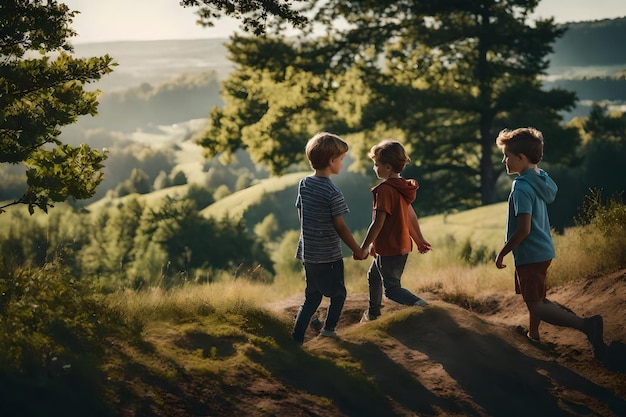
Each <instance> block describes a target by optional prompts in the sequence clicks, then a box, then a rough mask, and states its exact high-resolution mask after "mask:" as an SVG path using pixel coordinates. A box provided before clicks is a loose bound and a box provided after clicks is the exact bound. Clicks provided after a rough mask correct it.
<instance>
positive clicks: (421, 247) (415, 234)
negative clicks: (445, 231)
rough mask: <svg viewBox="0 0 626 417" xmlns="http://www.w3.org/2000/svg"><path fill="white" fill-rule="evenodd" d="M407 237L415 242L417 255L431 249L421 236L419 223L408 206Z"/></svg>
mask: <svg viewBox="0 0 626 417" xmlns="http://www.w3.org/2000/svg"><path fill="white" fill-rule="evenodd" d="M409 235H411V238H412V239H413V240H414V241H415V244H416V245H417V250H418V251H419V253H426V252H428V251H429V250H431V249H432V246H430V243H428V242H427V241H426V239H424V236H423V235H422V230H421V229H420V224H419V221H418V220H417V214H416V213H415V210H414V209H413V206H412V205H410V204H409Z"/></svg>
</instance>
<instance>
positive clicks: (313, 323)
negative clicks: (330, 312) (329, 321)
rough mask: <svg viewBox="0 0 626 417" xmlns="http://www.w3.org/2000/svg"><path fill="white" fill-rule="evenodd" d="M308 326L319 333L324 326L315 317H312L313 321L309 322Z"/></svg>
mask: <svg viewBox="0 0 626 417" xmlns="http://www.w3.org/2000/svg"><path fill="white" fill-rule="evenodd" d="M309 325H310V326H311V328H312V329H313V330H315V331H316V332H319V331H320V330H322V327H323V326H324V324H323V323H322V321H321V320H320V319H319V318H317V317H313V320H311V323H310V324H309Z"/></svg>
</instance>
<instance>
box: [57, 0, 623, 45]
mask: <svg viewBox="0 0 626 417" xmlns="http://www.w3.org/2000/svg"><path fill="white" fill-rule="evenodd" d="M61 2H62V3H65V4H67V6H68V7H69V8H70V9H71V10H78V11H80V14H78V15H76V17H75V18H74V23H73V25H72V27H73V28H74V30H75V31H76V32H78V36H77V37H75V38H73V40H72V42H73V43H88V42H108V41H120V40H162V39H203V38H227V37H228V36H229V35H230V34H231V33H232V32H233V31H235V30H236V29H237V27H238V22H236V21H234V20H232V19H228V20H224V21H220V22H218V24H217V25H216V26H215V27H213V28H203V27H200V26H199V25H197V24H196V23H195V22H196V20H197V17H196V15H195V14H194V9H193V8H183V7H182V6H180V5H179V0H132V1H128V0H100V1H95V0H61ZM536 15H537V16H539V17H554V18H555V21H556V22H557V23H565V22H579V21H583V20H599V19H611V18H616V17H624V16H626V1H624V0H542V1H541V2H540V3H539V6H538V7H537V9H536Z"/></svg>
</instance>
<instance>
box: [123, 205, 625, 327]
mask: <svg viewBox="0 0 626 417" xmlns="http://www.w3.org/2000/svg"><path fill="white" fill-rule="evenodd" d="M594 204H595V206H594ZM611 204H612V203H609V204H608V205H606V206H603V205H602V204H600V202H599V201H596V202H595V203H593V204H591V205H592V206H594V207H592V208H591V209H589V211H590V212H589V213H587V215H586V216H587V219H586V220H585V221H582V222H581V225H579V226H577V227H573V228H570V229H567V230H566V231H565V233H564V234H562V235H556V234H555V235H554V242H555V247H556V252H557V256H556V259H555V260H554V262H553V264H552V266H551V267H550V270H549V278H548V282H549V285H551V286H557V285H563V284H566V283H568V282H571V281H572V280H576V279H578V278H583V277H589V276H593V275H595V274H599V273H603V272H608V271H612V270H615V269H617V268H619V267H623V266H624V265H625V264H626V251H625V248H626V207H624V206H623V205H619V204H613V205H611ZM505 206H506V204H505V203H502V204H496V205H493V206H487V207H481V208H479V209H475V210H470V211H467V212H462V213H457V214H450V215H447V216H443V215H439V216H433V217H429V218H425V219H423V220H422V221H421V226H422V231H423V233H424V235H425V237H426V238H427V239H428V240H429V241H430V242H431V244H432V245H433V251H432V252H429V253H427V254H423V255H422V254H419V253H417V252H413V253H411V254H410V255H409V258H408V262H407V266H406V269H405V272H404V274H403V278H402V280H403V285H404V286H405V287H407V288H410V289H412V290H414V291H416V292H418V293H419V292H424V291H429V290H434V291H437V292H438V293H441V294H444V296H445V295H448V296H451V297H455V298H459V297H464V298H467V299H473V298H476V297H479V296H482V295H486V294H489V293H495V292H506V291H513V273H514V263H513V259H512V257H511V255H508V256H507V257H506V258H505V264H507V268H505V269H497V268H496V267H495V265H494V262H493V255H494V254H495V252H496V251H497V250H499V249H500V247H501V245H502V244H503V233H504V216H505V215H506V214H505V213H506V207H505ZM468 247H469V248H470V251H469V252H470V253H471V252H474V253H481V255H480V256H481V258H480V259H478V261H474V262H473V261H472V259H471V256H468ZM370 263H371V258H370V259H368V260H366V261H354V260H352V259H349V258H346V259H345V277H346V287H347V289H348V294H349V295H348V296H350V294H356V293H367V277H366V273H367V269H368V268H369V265H370ZM303 289H304V276H303V274H302V272H298V273H294V272H291V273H290V272H285V271H283V272H281V273H279V274H278V275H277V276H276V277H275V279H274V281H273V283H271V284H266V283H259V282H256V281H254V280H251V279H246V278H245V277H243V278H241V277H238V278H234V277H232V276H230V275H229V274H227V273H223V274H222V275H221V276H220V277H219V279H217V280H216V282H212V283H209V284H204V285H195V284H192V285H185V286H182V287H179V288H175V289H171V290H163V289H158V288H153V289H148V290H146V291H142V292H132V291H125V292H120V293H117V294H115V295H114V296H112V297H111V303H112V305H113V306H114V307H116V308H117V309H120V310H122V311H124V312H125V314H126V315H127V316H129V317H131V318H134V319H140V320H142V321H145V320H169V319H178V318H181V319H182V318H185V317H193V316H196V315H204V314H207V313H210V312H217V313H220V314H228V313H229V312H233V313H237V314H242V313H245V311H246V310H249V309H257V308H262V307H263V306H265V305H267V304H268V303H272V302H276V301H280V300H283V299H285V298H288V297H291V296H296V295H298V294H302V292H303Z"/></svg>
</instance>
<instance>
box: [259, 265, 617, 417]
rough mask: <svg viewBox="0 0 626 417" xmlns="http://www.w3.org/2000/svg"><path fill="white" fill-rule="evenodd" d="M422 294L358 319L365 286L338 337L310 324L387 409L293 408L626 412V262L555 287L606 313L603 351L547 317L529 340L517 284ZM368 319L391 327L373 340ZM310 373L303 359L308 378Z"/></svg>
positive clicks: (287, 312) (348, 408)
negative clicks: (456, 295)
mask: <svg viewBox="0 0 626 417" xmlns="http://www.w3.org/2000/svg"><path fill="white" fill-rule="evenodd" d="M419 295H420V296H422V297H423V298H425V299H426V300H427V301H429V303H430V305H429V306H428V307H425V308H415V307H405V306H401V305H398V304H396V303H394V302H392V301H389V300H385V307H384V309H383V318H384V317H387V316H389V317H391V316H394V315H396V314H401V311H402V312H407V313H408V314H406V317H404V316H403V317H402V318H401V319H398V320H393V321H392V322H389V323H386V324H385V326H383V327H382V328H381V327H380V326H378V323H376V322H373V323H365V324H360V323H359V320H360V317H361V314H362V313H363V311H364V310H365V309H366V308H367V294H349V295H348V299H347V301H346V304H345V306H344V310H343V313H342V317H341V320H340V323H339V326H338V328H337V333H338V334H339V337H340V338H339V340H333V339H328V338H324V337H321V336H317V335H316V334H315V332H314V331H313V330H310V332H309V334H307V339H306V341H305V345H304V347H303V350H304V351H305V352H307V353H310V354H311V355H320V356H322V357H330V358H333V359H334V360H337V358H341V357H342V356H348V357H350V360H351V361H354V362H356V363H358V364H359V366H360V367H361V369H363V370H364V371H365V372H366V373H367V374H368V375H369V376H370V381H371V382H373V384H374V386H375V387H376V388H377V390H378V391H379V392H378V395H381V396H382V397H383V398H380V399H378V400H377V401H379V402H380V403H381V404H384V405H386V407H387V410H388V411H387V412H386V413H385V414H380V413H379V412H380V410H376V407H375V405H377V404H379V403H378V402H376V403H374V400H372V399H371V398H369V399H363V401H364V402H365V403H368V402H369V403H371V404H372V405H373V407H372V413H371V414H368V413H365V414H358V413H357V412H356V411H355V408H354V407H353V405H350V404H338V403H337V400H336V399H334V400H333V404H334V405H335V406H336V409H335V410H331V409H332V407H331V409H328V410H326V411H325V412H324V413H321V414H318V413H316V412H315V411H313V410H310V411H311V412H310V413H304V414H296V415H326V416H330V415H336V416H344V415H345V416H348V415H354V416H357V415H372V416H376V415H381V416H382V415H384V416H394V415H397V416H412V415H420V416H450V415H458V416H461V415H477V416H513V415H520V416H534V415H536V416H539V415H546V416H561V415H600V416H626V330H625V328H624V325H625V324H626V270H620V271H617V272H615V273H613V274H610V275H606V276H598V277H591V278H588V279H585V280H581V281H578V282H576V283H573V284H569V285H567V286H564V287H559V288H553V289H551V290H550V291H549V294H548V298H549V299H550V300H552V301H554V302H557V303H559V304H561V305H564V306H567V307H569V308H571V309H572V310H573V311H574V312H575V313H576V314H578V315H579V316H582V317H589V316H591V315H594V314H601V315H602V316H603V317H604V340H605V343H606V344H607V349H606V352H605V354H604V356H603V357H602V358H599V359H596V358H594V356H593V352H592V349H591V345H590V344H589V343H588V341H587V339H586V337H585V335H584V334H582V333H580V332H578V331H575V330H571V329H564V328H559V327H556V326H552V325H549V324H546V323H542V325H541V328H540V331H541V340H542V341H541V343H540V344H536V343H532V342H530V341H529V340H528V339H527V338H526V336H525V328H526V326H527V321H528V315H527V311H526V307H525V305H524V304H523V302H522V299H521V297H520V296H518V295H515V294H513V293H502V294H491V295H489V296H486V297H484V299H483V300H478V301H477V305H476V306H473V307H472V311H470V310H467V309H464V308H461V307H459V306H456V305H453V304H449V303H446V302H444V301H442V300H441V298H440V297H439V296H438V295H437V294H430V293H428V294H419ZM301 301H302V297H301V296H298V297H292V298H290V299H287V300H281V301H280V302H277V303H275V304H273V305H272V306H271V308H272V309H273V310H274V311H277V312H279V313H280V314H284V316H285V317H286V318H288V319H293V317H294V315H295V313H296V311H297V309H298V307H299V304H300V303H301ZM326 306H327V305H326V304H325V303H324V302H323V303H322V306H321V307H320V315H321V316H322V317H321V318H322V319H323V316H324V313H325V309H326ZM368 328H369V329H371V330H372V331H376V332H381V331H382V332H383V333H386V335H385V336H384V337H382V338H381V339H378V340H377V342H374V341H372V339H371V338H369V337H367V333H368V330H367V329H368ZM378 334H380V333H378ZM364 335H365V336H364ZM309 373H310V370H307V369H302V374H303V378H306V375H307V374H309ZM328 383H329V384H332V381H328ZM331 399H332V398H331ZM284 400H285V401H287V399H286V398H285V399H284ZM279 401H280V400H279ZM279 408H280V407H279ZM318 411H319V410H318ZM361 411H362V410H361ZM300 412H302V410H300ZM258 415H263V414H262V413H261V414H258ZM276 415H291V414H276Z"/></svg>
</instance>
